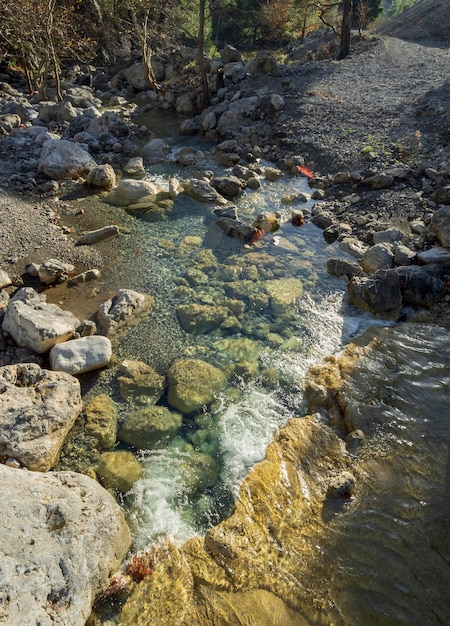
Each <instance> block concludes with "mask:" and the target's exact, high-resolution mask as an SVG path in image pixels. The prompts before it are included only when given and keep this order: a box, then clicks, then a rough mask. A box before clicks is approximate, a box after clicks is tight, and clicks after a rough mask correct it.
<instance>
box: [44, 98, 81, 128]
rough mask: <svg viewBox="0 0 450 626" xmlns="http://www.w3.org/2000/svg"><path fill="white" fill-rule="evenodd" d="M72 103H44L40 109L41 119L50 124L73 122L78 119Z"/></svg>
mask: <svg viewBox="0 0 450 626" xmlns="http://www.w3.org/2000/svg"><path fill="white" fill-rule="evenodd" d="M77 115H78V114H77V112H76V110H75V108H74V106H73V104H72V103H71V102H42V103H41V105H40V108H39V119H40V120H42V121H43V122H44V124H48V123H49V122H71V121H72V120H74V119H75V118H76V117H77Z"/></svg>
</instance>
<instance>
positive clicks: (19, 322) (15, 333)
mask: <svg viewBox="0 0 450 626" xmlns="http://www.w3.org/2000/svg"><path fill="white" fill-rule="evenodd" d="M79 325H80V321H79V320H78V319H77V318H76V317H75V315H73V313H70V311H64V310H63V309H61V308H60V307H59V306H58V305H56V304H49V303H47V302H46V300H45V295H43V294H38V293H36V291H34V289H31V288H30V287H22V289H19V291H18V292H17V293H16V294H15V296H14V297H13V298H11V300H10V301H9V304H8V306H7V307H6V311H5V317H4V319H3V324H2V328H3V330H4V331H5V332H7V333H8V334H9V335H10V336H11V337H12V339H13V340H14V341H15V343H16V344H17V345H18V346H20V347H21V348H28V349H29V350H33V351H34V352H37V353H38V354H42V353H44V352H47V351H48V350H50V348H51V347H53V346H54V345H55V344H56V343H60V342H62V341H67V340H68V339H72V337H73V336H74V335H75V329H76V328H77V327H78V326H79Z"/></svg>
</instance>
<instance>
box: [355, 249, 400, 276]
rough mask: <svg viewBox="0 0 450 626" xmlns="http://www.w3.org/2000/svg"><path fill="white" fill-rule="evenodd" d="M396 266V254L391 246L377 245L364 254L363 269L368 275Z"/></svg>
mask: <svg viewBox="0 0 450 626" xmlns="http://www.w3.org/2000/svg"><path fill="white" fill-rule="evenodd" d="M393 266H394V253H393V251H392V248H391V246H389V244H386V243H377V244H376V245H374V246H371V247H370V248H369V249H368V250H366V252H365V253H364V254H363V257H362V259H361V267H362V268H363V270H364V271H365V272H367V273H368V274H373V273H374V272H376V271H377V270H380V269H388V268H390V267H393Z"/></svg>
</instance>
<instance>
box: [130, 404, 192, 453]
mask: <svg viewBox="0 0 450 626" xmlns="http://www.w3.org/2000/svg"><path fill="white" fill-rule="evenodd" d="M182 420H183V418H182V415H180V413H176V412H175V411H170V410H169V409H168V408H166V407H164V406H155V405H153V406H148V407H145V408H143V409H139V410H133V411H132V412H130V413H129V414H128V415H127V416H126V417H125V419H124V422H123V424H122V426H121V428H120V431H119V438H120V439H121V440H122V441H125V442H126V443H129V444H131V445H132V446H135V447H136V448H137V449H138V450H139V449H144V450H145V449H152V448H156V447H161V446H163V445H167V442H168V441H169V439H171V438H172V437H173V436H174V435H175V433H176V432H177V431H178V430H179V429H180V428H181V424H182Z"/></svg>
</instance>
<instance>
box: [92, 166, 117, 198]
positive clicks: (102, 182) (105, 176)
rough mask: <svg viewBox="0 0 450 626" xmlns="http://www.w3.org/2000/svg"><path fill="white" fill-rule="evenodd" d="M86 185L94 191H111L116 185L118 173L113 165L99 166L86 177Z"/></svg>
mask: <svg viewBox="0 0 450 626" xmlns="http://www.w3.org/2000/svg"><path fill="white" fill-rule="evenodd" d="M86 185H87V186H88V187H92V188H93V189H104V190H105V191H109V190H110V189H112V188H113V187H115V185H116V173H115V171H114V168H113V166H112V165H109V163H106V164H105V165H97V167H94V168H92V169H91V170H90V172H89V173H88V175H87V176H86Z"/></svg>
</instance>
